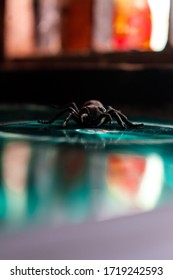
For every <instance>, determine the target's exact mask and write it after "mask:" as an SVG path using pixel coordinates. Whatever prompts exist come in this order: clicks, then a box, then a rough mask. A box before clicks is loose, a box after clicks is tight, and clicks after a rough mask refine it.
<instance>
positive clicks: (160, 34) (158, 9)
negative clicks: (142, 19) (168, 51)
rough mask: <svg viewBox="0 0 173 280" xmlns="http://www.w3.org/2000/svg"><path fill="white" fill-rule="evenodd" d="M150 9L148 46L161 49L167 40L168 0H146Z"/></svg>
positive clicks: (154, 49) (156, 49)
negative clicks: (150, 23)
mask: <svg viewBox="0 0 173 280" xmlns="http://www.w3.org/2000/svg"><path fill="white" fill-rule="evenodd" d="M148 4H149V6H150V10H151V20H152V32H151V39H150V46H151V49H152V50H153V51H162V50H163V49H164V48H165V45H166V43H167V40H168V30H169V13H170V0H164V1H163V0H148Z"/></svg>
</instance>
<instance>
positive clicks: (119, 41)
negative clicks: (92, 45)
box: [113, 0, 152, 51]
mask: <svg viewBox="0 0 173 280" xmlns="http://www.w3.org/2000/svg"><path fill="white" fill-rule="evenodd" d="M151 31H152V24H151V11H150V8H149V5H148V1H147V0H138V1H137V0H116V1H115V14H114V27H113V41H114V48H115V49H117V50H122V51H123V50H130V49H137V50H150V39H151Z"/></svg>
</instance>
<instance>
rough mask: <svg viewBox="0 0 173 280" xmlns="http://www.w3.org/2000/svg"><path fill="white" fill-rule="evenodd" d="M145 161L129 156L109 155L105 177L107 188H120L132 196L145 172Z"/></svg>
mask: <svg viewBox="0 0 173 280" xmlns="http://www.w3.org/2000/svg"><path fill="white" fill-rule="evenodd" d="M145 167H146V159H145V158H142V157H138V156H130V155H110V156H109V157H108V161H107V171H106V177H107V182H108V185H109V187H110V188H111V189H112V190H113V189H117V188H120V189H121V190H122V191H125V192H126V193H128V195H130V196H134V195H135V194H136V193H137V191H138V188H139V187H140V183H141V180H142V177H143V174H144V171H145Z"/></svg>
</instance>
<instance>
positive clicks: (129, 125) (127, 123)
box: [117, 111, 143, 127]
mask: <svg viewBox="0 0 173 280" xmlns="http://www.w3.org/2000/svg"><path fill="white" fill-rule="evenodd" d="M117 113H118V115H119V116H120V117H121V118H122V120H123V121H124V122H125V124H126V125H127V126H128V127H141V126H143V123H135V124H134V123H132V122H131V121H129V120H128V118H127V117H126V116H125V115H124V114H122V113H121V112H119V111H118V112H117Z"/></svg>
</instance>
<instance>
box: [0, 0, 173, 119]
mask: <svg viewBox="0 0 173 280" xmlns="http://www.w3.org/2000/svg"><path fill="white" fill-rule="evenodd" d="M0 5H1V7H0V8H1V9H0V10H1V15H0V20H1V31H0V82H1V87H2V88H4V89H5V91H4V94H1V97H0V102H6V101H8V102H17V103H18V102H30V103H33V102H34V103H54V104H66V103H68V102H69V101H75V102H77V103H79V104H82V103H83V102H84V101H85V100H88V99H93V98H97V99H100V100H101V101H102V102H103V103H106V104H111V105H113V104H114V105H117V106H121V107H122V106H125V105H127V107H128V109H130V108H132V111H133V112H135V111H134V110H135V108H136V109H138V108H139V107H141V108H140V109H142V108H143V109H145V108H146V107H147V108H148V106H149V107H150V108H152V109H156V108H157V109H158V107H160V108H161V109H162V108H163V106H164V105H165V104H166V105H167V104H169V106H171V104H170V102H171V101H172V90H171V87H172V63H173V52H172V12H171V11H172V3H171V0H165V1H164V3H163V1H161V0H158V1H155V0H126V1H123V0H107V1H105V0H85V1H80V0H40V1H39V0H25V1H22V0H19V1H16V0H2V1H1V4H0ZM163 92H164V94H163ZM166 105H165V106H166ZM167 110H168V108H167V109H165V111H164V114H162V115H165V114H167ZM163 117H164V116H163Z"/></svg>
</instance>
